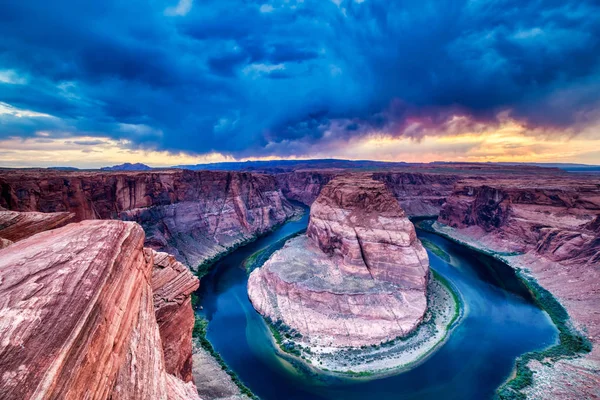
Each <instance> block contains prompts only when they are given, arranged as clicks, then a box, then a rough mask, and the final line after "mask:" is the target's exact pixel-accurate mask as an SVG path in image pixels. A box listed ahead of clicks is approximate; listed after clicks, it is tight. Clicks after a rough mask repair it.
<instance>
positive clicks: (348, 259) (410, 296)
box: [248, 175, 429, 347]
mask: <svg viewBox="0 0 600 400" xmlns="http://www.w3.org/2000/svg"><path fill="white" fill-rule="evenodd" d="M428 274H429V261H428V258H427V253H426V252H425V249H424V248H423V246H422V245H421V243H420V241H419V240H418V239H417V237H416V234H415V230H414V227H413V225H412V223H411V222H410V221H409V220H408V218H407V217H406V215H405V214H404V212H403V210H402V209H401V208H400V205H399V203H398V201H397V200H396V199H395V198H394V197H393V196H392V194H391V193H390V192H389V190H388V189H387V188H386V187H385V185H384V184H383V183H381V182H378V181H374V180H372V179H370V177H368V176H365V175H350V176H338V177H336V178H335V179H333V180H332V181H330V182H329V183H328V184H327V185H326V186H325V187H324V188H323V190H322V191H321V194H320V195H319V197H318V199H317V200H316V201H315V202H314V203H313V205H312V207H311V215H310V224H309V227H308V230H307V235H305V236H304V235H303V236H300V237H297V238H295V239H292V240H290V241H289V242H288V243H287V244H286V245H285V246H284V248H283V249H281V250H279V251H277V252H275V253H274V254H273V256H272V257H271V258H270V259H269V260H268V261H267V262H266V263H265V265H264V266H263V267H261V268H259V269H257V270H255V271H253V272H252V274H251V275H250V278H249V281H248V294H249V297H250V300H251V301H252V304H253V305H254V307H255V308H256V309H257V310H258V311H259V312H260V313H261V314H263V315H264V316H267V317H269V318H271V319H272V320H273V321H281V322H283V323H284V324H285V325H287V326H289V327H291V328H292V329H294V330H295V331H297V332H299V333H300V334H301V335H302V336H303V338H304V340H305V341H306V342H308V343H310V344H313V345H321V346H334V347H353V346H362V345H371V344H378V343H381V342H385V341H387V340H391V339H394V338H396V337H399V336H405V335H407V334H408V333H409V332H411V331H412V330H414V329H415V327H416V326H417V325H418V324H419V322H420V321H421V320H422V317H423V314H424V313H425V310H426V306H427V301H426V285H427V279H428Z"/></svg>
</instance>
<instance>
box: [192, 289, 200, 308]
mask: <svg viewBox="0 0 600 400" xmlns="http://www.w3.org/2000/svg"><path fill="white" fill-rule="evenodd" d="M191 299H192V300H191V302H192V308H193V309H194V310H195V309H197V308H198V306H199V305H200V297H198V294H197V293H196V292H193V293H192V295H191Z"/></svg>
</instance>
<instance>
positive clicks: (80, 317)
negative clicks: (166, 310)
mask: <svg viewBox="0 0 600 400" xmlns="http://www.w3.org/2000/svg"><path fill="white" fill-rule="evenodd" d="M143 242H144V233H143V230H142V229H141V227H140V226H139V225H137V224H134V223H129V222H120V221H84V222H81V223H77V224H69V225H67V226H65V227H62V228H59V229H55V230H52V231H48V232H43V233H39V234H37V235H34V236H31V237H29V238H27V239H23V240H21V241H19V242H17V243H14V244H12V245H11V246H9V247H7V248H5V249H3V250H0V376H2V379H0V397H1V398H3V399H30V398H48V399H83V398H86V399H107V398H111V399H148V398H152V399H184V398H188V399H198V397H197V395H194V393H195V391H194V390H191V389H192V388H193V383H188V384H185V383H184V382H183V381H181V380H179V379H178V378H176V377H174V376H172V375H169V374H167V372H166V370H165V362H164V357H163V352H162V344H161V339H160V333H159V328H158V324H157V323H156V317H155V314H154V306H153V298H152V284H151V280H152V269H153V262H152V257H148V256H147V253H145V252H144V250H143ZM182 393H186V395H185V396H184V395H182Z"/></svg>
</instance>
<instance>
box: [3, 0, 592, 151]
mask: <svg viewBox="0 0 600 400" xmlns="http://www.w3.org/2000/svg"><path fill="white" fill-rule="evenodd" d="M598 93H600V5H599V4H598V2H597V1H594V0H578V1H574V0H563V1H554V0H552V1H550V0H534V1H529V2H523V1H516V0H494V1H483V0H469V1H460V0H459V1H444V0H418V1H417V0H410V1H408V0H406V1H389V0H363V1H356V0H354V1H352V0H343V1H342V0H337V1H326V0H304V1H300V0H281V1H270V2H262V1H260V2H255V1H249V0H235V1H228V2H223V1H213V0H203V1H195V2H192V0H179V1H177V0H170V1H151V2H148V1H138V0H132V1H128V2H122V1H114V0H106V1H102V2H95V3H88V2H85V4H83V3H81V2H75V1H61V0H57V1H55V2H53V3H52V6H49V5H48V4H47V2H42V1H41V0H36V1H32V0H22V1H14V2H5V4H3V6H2V12H1V13H0V102H1V103H0V139H6V138H9V137H19V138H34V137H38V136H39V135H40V132H43V133H44V135H47V136H49V137H52V138H57V137H58V138H64V137H69V136H73V137H83V136H85V137H87V138H88V139H86V141H85V143H83V142H81V143H79V144H80V145H82V146H88V147H89V146H91V145H93V144H94V139H93V138H94V137H102V138H107V139H111V140H117V141H118V140H123V141H127V143H130V146H131V147H134V148H138V149H148V150H159V151H169V152H173V153H180V152H182V151H183V152H188V153H192V154H210V153H215V152H217V153H220V154H224V155H232V156H234V157H261V156H291V155H300V156H305V155H310V153H311V152H312V151H314V150H315V149H316V148H318V149H320V150H321V151H322V150H323V149H327V148H331V149H334V148H336V146H341V145H344V144H347V143H351V142H353V141H356V140H358V139H365V138H369V137H371V136H373V135H375V136H381V135H386V136H389V137H409V138H414V139H417V140H421V139H422V138H423V137H425V136H435V135H455V134H462V133H465V132H471V133H479V134H481V135H486V132H489V130H490V127H494V126H498V127H501V126H502V125H503V124H505V123H506V121H507V120H510V121H513V122H516V123H519V124H520V125H521V126H524V127H526V128H527V131H531V132H534V133H535V134H536V135H553V134H556V133H557V132H558V133H560V134H565V133H566V134H568V135H577V134H578V133H579V132H581V131H583V130H585V129H586V128H589V127H590V126H592V125H594V124H597V123H598V120H599V118H600V113H599V110H600V108H599V105H600V96H599V95H598ZM89 138H91V139H89ZM74 143H75V144H77V142H74ZM96 144H97V143H96Z"/></svg>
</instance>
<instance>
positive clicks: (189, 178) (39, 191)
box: [0, 170, 298, 268]
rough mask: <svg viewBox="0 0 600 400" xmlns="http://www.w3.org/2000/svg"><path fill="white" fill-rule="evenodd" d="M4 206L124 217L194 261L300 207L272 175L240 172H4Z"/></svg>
mask: <svg viewBox="0 0 600 400" xmlns="http://www.w3.org/2000/svg"><path fill="white" fill-rule="evenodd" d="M0 206H3V207H5V208H8V209H10V210H15V211H42V212H57V211H66V212H72V213H74V214H75V215H76V220H77V221H81V220H85V219H123V220H129V221H135V222H138V223H140V224H141V225H142V227H143V228H144V230H145V231H146V245H147V246H149V247H152V248H154V249H156V250H159V251H165V252H168V253H171V254H173V255H175V256H176V258H177V259H178V260H179V261H182V262H184V263H185V264H187V265H188V266H190V267H191V268H195V267H197V266H198V265H199V264H201V263H203V262H205V261H207V260H209V259H211V258H213V257H215V256H218V255H219V254H222V253H223V252H224V251H226V250H228V249H229V248H231V247H232V246H235V245H237V244H239V243H242V242H244V241H246V240H248V239H251V238H254V237H255V236H257V235H260V234H262V233H265V232H267V231H269V230H270V229H272V228H273V227H274V226H275V225H277V224H280V223H282V222H284V221H285V220H286V219H288V218H289V217H290V216H291V215H293V214H294V213H296V212H297V211H298V210H297V209H296V208H295V207H293V206H292V205H291V204H290V203H289V202H288V201H287V200H286V199H285V198H284V197H283V195H282V194H281V191H280V190H279V189H278V188H277V186H276V182H275V179H274V178H273V177H272V176H269V175H262V174H251V173H243V172H210V171H180V170H168V171H157V172H63V171H47V170H44V171H39V170H27V171H22V170H14V171H5V172H3V173H2V176H0Z"/></svg>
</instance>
